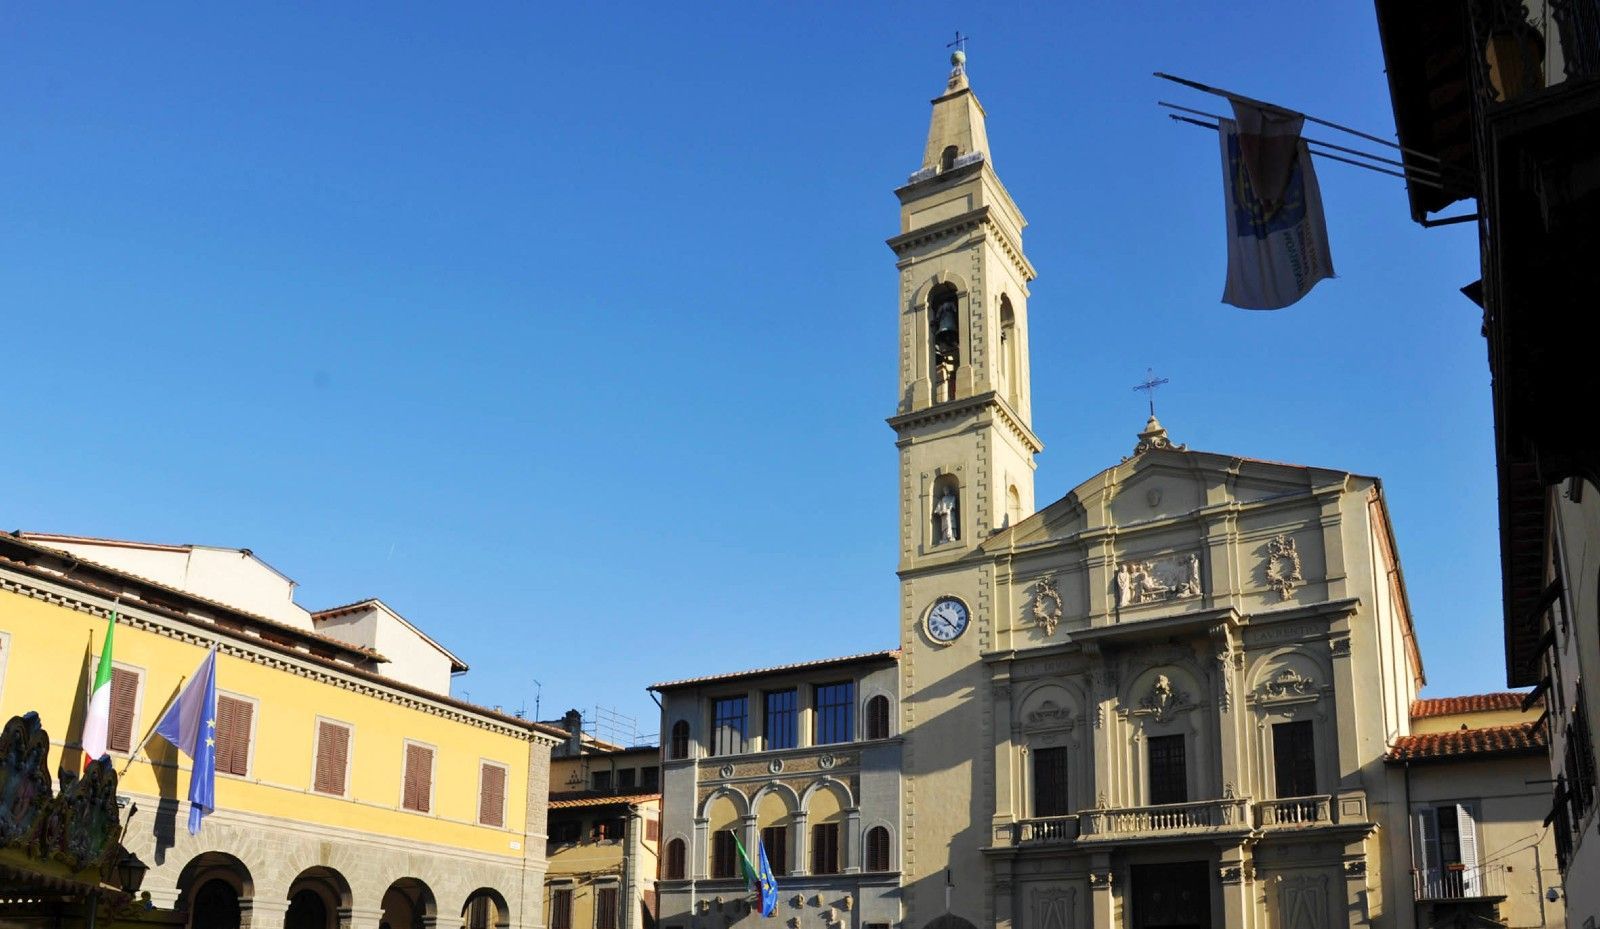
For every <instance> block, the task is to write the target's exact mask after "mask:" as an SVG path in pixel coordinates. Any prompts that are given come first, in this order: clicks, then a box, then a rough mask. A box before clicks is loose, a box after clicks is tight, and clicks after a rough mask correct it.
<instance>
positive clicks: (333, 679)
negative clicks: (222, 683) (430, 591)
mask: <svg viewBox="0 0 1600 929" xmlns="http://www.w3.org/2000/svg"><path fill="white" fill-rule="evenodd" d="M0 590H5V591H9V592H11V593H15V594H18V595H20V596H24V597H29V598H32V599H34V600H40V601H43V602H45V603H50V604H53V605H55V606H59V607H62V608H64V609H69V610H73V611H74V612H78V613H85V614H88V615H90V616H96V617H100V618H102V619H103V618H106V617H109V616H110V615H111V614H112V613H113V612H115V613H116V616H117V622H119V623H121V624H123V625H126V626H130V627H132V628H134V629H139V630H143V631H145V632H153V633H156V634H157V635H161V636H165V637H167V638H169V639H175V640H177V641H180V642H185V643H187V644H190V645H195V646H198V647H200V648H209V647H211V646H212V645H215V646H217V651H218V652H219V653H220V654H223V655H228V656H230V657H233V658H239V659H241V660H244V661H248V662H250V663H251V664H257V665H262V666H263V667H268V668H273V669H275V670H278V671H283V672H284V673H287V674H293V675H295V676H296V677H301V678H305V679H307V680H312V681H316V682H318V683H321V684H326V685H329V686H332V687H337V688H339V689H340V690H348V691H351V692H354V693H358V694H361V695H363V696H368V697H372V698H374V699H377V700H382V701H384V702H385V703H393V704H396V705H398V706H402V707H405V708H407V709H410V710H415V711H417V712H421V713H426V714H428V715H430V716H438V717H441V718H444V719H448V720H450V721H451V722H458V723H463V724H465V725H469V726H473V727H475V728H478V729H484V730H488V731H490V732H493V733H496V734H498V735H506V736H511V737H513V738H518V739H531V740H535V741H542V742H545V743H547V744H550V745H557V744H559V743H560V741H561V740H559V739H557V738H555V737H554V736H552V735H550V734H549V733H546V732H544V731H543V730H542V729H538V728H535V727H534V725H533V724H532V723H531V722H525V721H521V720H517V721H515V722H513V721H512V720H511V718H510V717H504V716H499V715H498V714H493V713H491V712H489V711H486V710H485V711H481V712H475V711H473V710H472V709H469V708H468V707H469V705H468V704H462V703H459V702H458V701H455V700H453V699H450V698H439V697H429V696H427V695H425V694H423V693H421V692H413V691H412V690H410V689H409V688H405V687H403V686H402V685H400V684H399V683H398V682H391V681H386V680H384V679H383V677H382V676H381V675H378V674H371V673H370V672H364V671H360V670H358V669H354V668H349V669H346V668H344V667H342V666H338V665H335V664H334V663H333V662H331V661H330V662H326V663H323V662H321V661H319V660H317V659H316V658H314V657H313V656H309V655H302V654H300V653H299V652H296V651H295V650H293V649H290V648H287V647H282V649H281V651H280V650H279V649H277V648H274V647H273V644H272V643H271V642H269V641H262V640H258V639H253V638H242V637H238V636H234V635H230V634H229V630H227V629H226V628H214V629H207V628H202V627H201V626H199V625H198V623H191V622H186V621H183V620H180V619H173V618H169V617H165V616H161V615H160V614H157V613H155V612H153V611H150V610H146V609H143V608H141V607H136V606H133V605H130V604H127V603H111V602H109V601H104V600H101V599H100V598H98V597H89V596H81V595H80V594H79V593H78V592H76V591H73V590H71V589H70V588H67V587H64V586H62V585H58V584H55V583H52V582H49V581H43V580H39V579H36V578H32V577H28V576H22V575H19V574H17V573H16V572H14V571H12V570H10V569H0Z"/></svg>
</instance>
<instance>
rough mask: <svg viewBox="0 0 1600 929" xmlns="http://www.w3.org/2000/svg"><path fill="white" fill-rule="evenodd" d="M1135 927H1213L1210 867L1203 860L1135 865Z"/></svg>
mask: <svg viewBox="0 0 1600 929" xmlns="http://www.w3.org/2000/svg"><path fill="white" fill-rule="evenodd" d="M1131 876H1132V878H1133V921H1132V925H1133V927H1134V929H1210V927H1211V868H1210V866H1208V865H1207V864H1206V863H1205V862H1203V861H1185V862H1179V863H1176V864H1151V865H1134V866H1133V874H1132V875H1131Z"/></svg>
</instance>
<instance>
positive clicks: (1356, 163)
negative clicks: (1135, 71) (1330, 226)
mask: <svg viewBox="0 0 1600 929" xmlns="http://www.w3.org/2000/svg"><path fill="white" fill-rule="evenodd" d="M1167 118H1168V119H1175V120H1177V121H1178V122H1180V123H1188V124H1189V125H1191V126H1199V127H1200V128H1202V129H1216V128H1218V126H1217V124H1216V123H1208V122H1204V121H1202V120H1198V119H1191V118H1189V117H1187V116H1179V115H1178V114H1176V113H1168V114H1167ZM1310 141H1311V140H1310V139H1307V140H1306V142H1307V143H1310ZM1318 144H1322V143H1318ZM1307 151H1309V152H1310V153H1311V154H1313V155H1316V156H1317V157H1318V158H1331V159H1333V160H1334V161H1342V162H1344V163H1345V164H1347V165H1354V166H1355V167H1357V168H1365V169H1367V170H1368V171H1375V172H1377V173H1378V174H1387V175H1389V176H1390V177H1397V178H1400V179H1401V180H1402V181H1410V182H1412V183H1415V184H1421V185H1423V186H1424V187H1435V188H1439V189H1441V190H1442V189H1443V187H1444V185H1442V184H1440V183H1439V182H1438V181H1432V180H1428V179H1427V178H1422V177H1407V176H1406V175H1404V174H1401V173H1400V172H1399V171H1390V170H1389V169H1388V168H1380V167H1378V166H1377V165H1374V164H1368V163H1366V162H1364V161H1357V160H1355V159H1354V158H1345V157H1344V156H1342V155H1335V154H1334V153H1332V152H1325V151H1323V150H1322V149H1320V148H1307Z"/></svg>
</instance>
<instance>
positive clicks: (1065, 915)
mask: <svg viewBox="0 0 1600 929" xmlns="http://www.w3.org/2000/svg"><path fill="white" fill-rule="evenodd" d="M1077 895H1078V892H1077V890H1076V889H1075V888H1071V887H1051V888H1047V889H1039V890H1035V891H1034V892H1033V925H1035V926H1038V927H1039V929H1075V926H1076V924H1077V920H1076V919H1075V917H1076V915H1077V912H1076V911H1077V907H1076V906H1075V904H1076V903H1077Z"/></svg>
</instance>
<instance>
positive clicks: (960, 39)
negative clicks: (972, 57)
mask: <svg viewBox="0 0 1600 929" xmlns="http://www.w3.org/2000/svg"><path fill="white" fill-rule="evenodd" d="M970 38H972V36H968V35H962V34H961V30H960V29H957V30H956V40H955V41H954V42H946V43H945V44H944V47H945V48H953V49H955V50H956V51H958V52H960V53H961V54H963V55H965V54H966V53H967V40H968V39H970Z"/></svg>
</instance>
